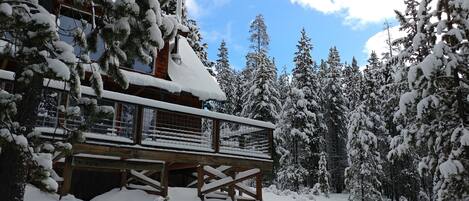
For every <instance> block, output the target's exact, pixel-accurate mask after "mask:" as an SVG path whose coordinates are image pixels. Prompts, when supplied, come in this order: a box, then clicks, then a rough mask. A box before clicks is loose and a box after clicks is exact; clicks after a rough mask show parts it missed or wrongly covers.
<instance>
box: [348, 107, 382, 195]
mask: <svg viewBox="0 0 469 201" xmlns="http://www.w3.org/2000/svg"><path fill="white" fill-rule="evenodd" d="M365 104H366V103H362V104H361V105H359V106H358V107H357V109H356V110H354V111H353V113H352V115H351V119H350V123H349V124H348V126H347V127H348V141H347V150H348V155H349V164H350V166H349V167H348V168H347V169H346V181H345V182H346V184H347V187H348V189H349V190H350V196H349V200H351V201H355V200H356V201H379V200H382V197H381V192H380V191H379V189H380V186H381V182H380V181H379V179H378V177H379V175H380V174H381V165H380V163H379V161H380V156H379V152H378V143H377V138H376V135H375V134H374V133H373V131H372V130H373V129H374V128H373V127H374V125H373V122H372V120H371V118H370V116H369V115H370V111H368V108H367V106H365Z"/></svg>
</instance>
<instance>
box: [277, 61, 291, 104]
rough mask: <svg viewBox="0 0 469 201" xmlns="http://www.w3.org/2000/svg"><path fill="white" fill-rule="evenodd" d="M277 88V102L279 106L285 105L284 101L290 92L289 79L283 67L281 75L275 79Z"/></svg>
mask: <svg viewBox="0 0 469 201" xmlns="http://www.w3.org/2000/svg"><path fill="white" fill-rule="evenodd" d="M277 86H278V92H279V94H280V96H279V101H280V103H281V105H284V104H285V101H286V100H287V96H288V92H289V91H290V87H291V84H290V77H289V74H288V73H287V68H286V67H285V66H284V67H283V70H282V74H280V76H279V77H278V79H277Z"/></svg>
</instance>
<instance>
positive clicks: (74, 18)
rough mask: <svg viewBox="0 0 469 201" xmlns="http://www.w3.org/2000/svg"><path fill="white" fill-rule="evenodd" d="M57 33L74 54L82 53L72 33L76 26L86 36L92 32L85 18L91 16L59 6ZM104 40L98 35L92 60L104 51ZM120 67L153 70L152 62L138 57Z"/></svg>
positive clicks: (149, 71)
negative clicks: (144, 61) (72, 48)
mask: <svg viewBox="0 0 469 201" xmlns="http://www.w3.org/2000/svg"><path fill="white" fill-rule="evenodd" d="M58 18H59V21H58V25H59V35H60V38H61V40H63V41H65V42H66V43H68V44H70V45H72V46H73V47H74V51H75V54H76V55H80V54H81V53H82V51H84V50H83V48H81V47H80V46H79V45H78V43H77V42H75V41H74V37H73V35H71V33H74V32H75V30H77V29H78V28H80V29H82V30H83V32H84V33H85V35H86V36H88V35H89V34H90V33H91V32H92V25H91V23H90V22H89V21H87V20H86V19H91V16H88V15H87V14H86V13H83V12H77V11H73V10H71V9H69V8H67V7H61V9H60V15H59V17H58ZM104 47H105V44H104V41H103V39H102V37H101V36H98V40H97V44H96V52H91V53H90V59H91V60H92V61H97V60H99V57H100V56H101V55H102V53H103V52H104ZM121 68H124V69H129V70H132V71H137V72H141V73H146V74H151V73H152V72H153V62H152V63H150V64H148V65H146V64H143V63H142V62H141V61H140V60H139V59H134V60H132V61H129V66H121Z"/></svg>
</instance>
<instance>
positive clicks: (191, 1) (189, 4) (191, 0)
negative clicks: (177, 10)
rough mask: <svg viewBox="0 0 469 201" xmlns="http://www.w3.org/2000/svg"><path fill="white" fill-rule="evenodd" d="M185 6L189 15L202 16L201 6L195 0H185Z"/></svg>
mask: <svg viewBox="0 0 469 201" xmlns="http://www.w3.org/2000/svg"><path fill="white" fill-rule="evenodd" d="M185 1H186V2H185V6H186V8H187V12H189V15H191V16H194V17H198V16H200V6H199V4H197V2H196V1H195V0H185Z"/></svg>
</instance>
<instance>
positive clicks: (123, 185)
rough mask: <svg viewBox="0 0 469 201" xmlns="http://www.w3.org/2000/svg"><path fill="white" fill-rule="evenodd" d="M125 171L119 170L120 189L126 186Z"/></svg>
mask: <svg viewBox="0 0 469 201" xmlns="http://www.w3.org/2000/svg"><path fill="white" fill-rule="evenodd" d="M127 174H128V173H127V170H121V189H122V188H124V187H126V186H127V177H128V175H127Z"/></svg>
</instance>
